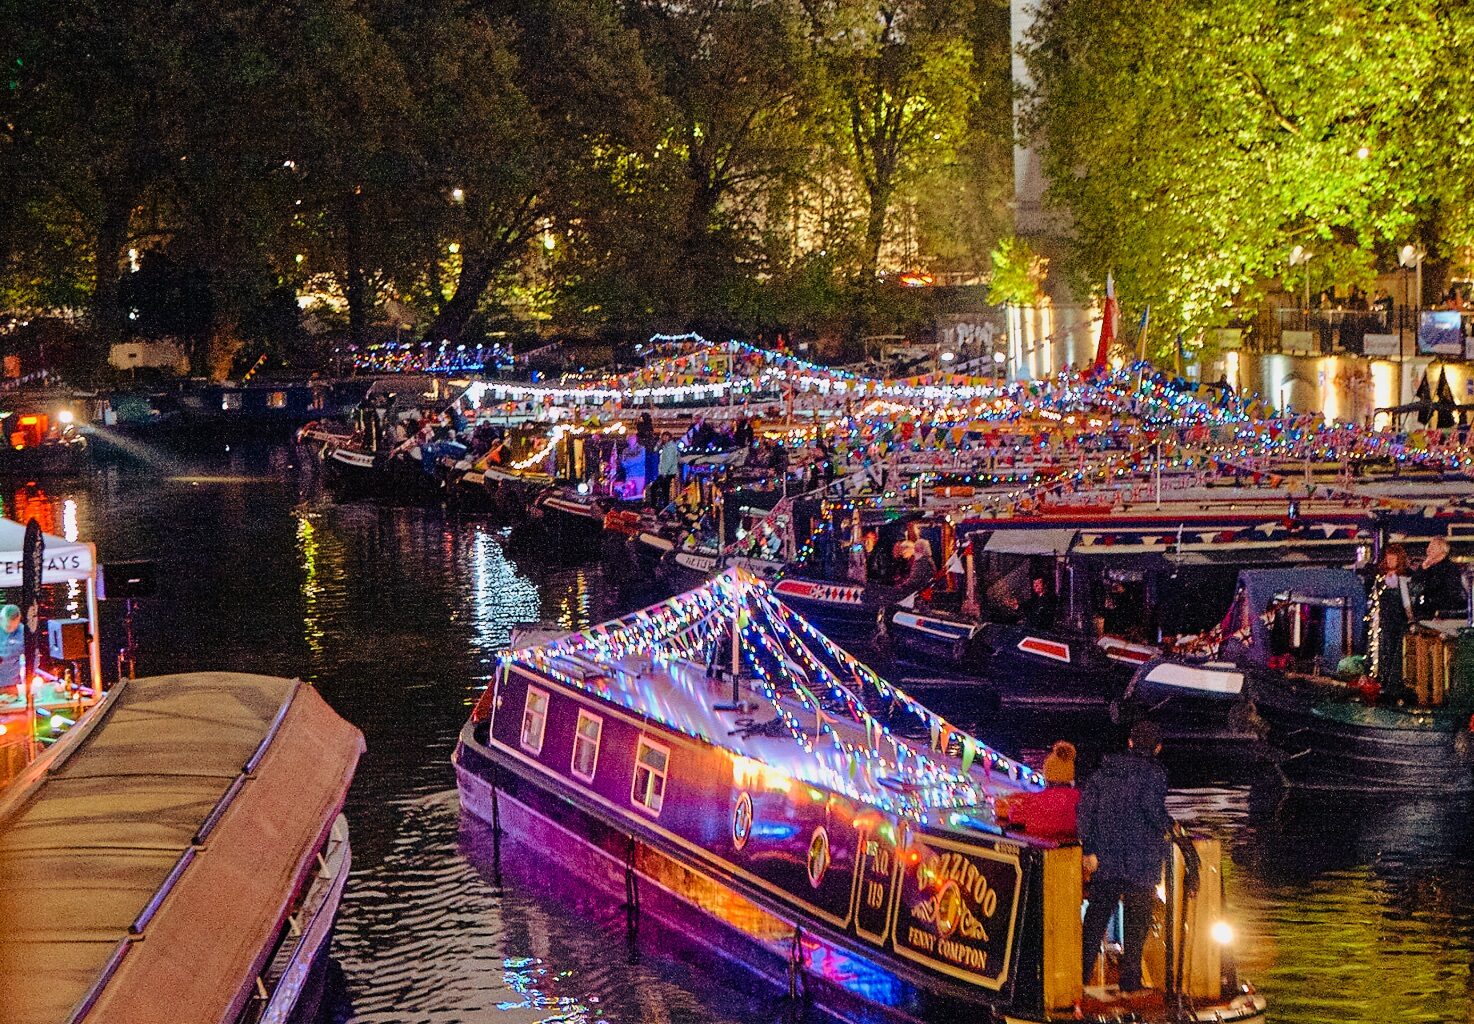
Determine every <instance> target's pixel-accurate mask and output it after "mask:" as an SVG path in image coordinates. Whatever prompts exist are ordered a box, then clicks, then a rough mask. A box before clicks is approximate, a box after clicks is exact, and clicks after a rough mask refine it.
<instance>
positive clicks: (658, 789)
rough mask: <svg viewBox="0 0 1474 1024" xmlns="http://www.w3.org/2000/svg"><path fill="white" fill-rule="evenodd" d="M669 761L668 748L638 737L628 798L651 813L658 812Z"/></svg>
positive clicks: (662, 802) (662, 799)
mask: <svg viewBox="0 0 1474 1024" xmlns="http://www.w3.org/2000/svg"><path fill="white" fill-rule="evenodd" d="M669 761H670V748H668V747H663V746H661V745H660V744H659V743H655V742H653V741H651V740H647V739H645V738H644V737H643V736H642V737H640V746H639V749H638V750H636V752H635V781H634V784H633V785H632V786H631V787H630V800H631V801H633V802H634V803H635V804H637V805H638V806H640V807H643V808H645V809H646V810H647V811H650V812H651V813H653V814H659V813H660V808H661V805H662V804H664V803H665V771H666V765H667V764H668V763H669Z"/></svg>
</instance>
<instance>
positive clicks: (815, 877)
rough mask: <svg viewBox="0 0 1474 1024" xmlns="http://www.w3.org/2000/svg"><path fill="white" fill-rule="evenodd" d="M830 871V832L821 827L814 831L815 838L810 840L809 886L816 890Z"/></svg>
mask: <svg viewBox="0 0 1474 1024" xmlns="http://www.w3.org/2000/svg"><path fill="white" fill-rule="evenodd" d="M828 871H829V832H828V830H826V829H825V828H824V826H823V825H820V826H819V827H818V828H816V829H814V838H813V839H811V840H809V884H810V885H812V886H813V887H814V888H815V889H817V888H819V885H820V884H821V883H822V882H823V881H824V876H825V874H827V873H828Z"/></svg>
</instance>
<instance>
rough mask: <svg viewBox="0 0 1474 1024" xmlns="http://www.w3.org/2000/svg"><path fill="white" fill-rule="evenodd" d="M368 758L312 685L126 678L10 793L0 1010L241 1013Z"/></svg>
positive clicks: (174, 1017) (2, 872)
mask: <svg viewBox="0 0 1474 1024" xmlns="http://www.w3.org/2000/svg"><path fill="white" fill-rule="evenodd" d="M362 750H363V737H362V736H361V735H360V733H359V732H358V730H357V729H355V728H353V727H352V726H351V725H349V724H348V723H347V722H345V721H343V720H342V719H341V718H339V717H338V716H337V715H336V714H334V713H333V711H332V709H330V708H329V707H328V706H327V704H326V702H325V701H323V699H322V698H321V697H320V696H319V695H318V693H317V691H316V690H314V689H313V688H312V687H310V686H307V685H306V684H304V683H301V682H297V681H289V680H285V679H275V678H271V677H267V676H257V675H244V674H240V673H232V672H200V673H191V674H187V675H173V676H158V677H154V678H149V679H133V680H128V681H126V682H124V683H121V684H119V685H118V687H116V688H115V689H114V690H113V692H112V693H111V694H109V696H108V698H107V699H106V701H105V702H104V703H103V704H101V705H100V706H99V707H98V708H97V709H95V710H94V711H93V713H92V714H90V715H89V716H88V717H87V718H84V719H83V720H82V721H81V722H80V723H79V724H78V725H77V726H76V727H74V728H73V729H72V730H71V731H70V732H69V733H68V734H67V736H66V737H64V738H63V740H62V741H61V742H60V743H58V744H57V746H56V747H54V748H53V749H52V750H51V751H49V752H48V753H47V754H46V755H44V756H43V757H42V758H40V759H38V760H37V761H36V762H35V763H34V764H33V765H32V766H31V767H30V768H29V769H28V770H27V771H26V773H24V774H23V775H22V776H21V778H20V779H19V780H18V781H17V782H16V783H15V784H14V785H13V787H12V788H11V789H10V790H8V791H6V792H5V793H4V794H3V795H0V1020H4V1021H6V1024H56V1022H60V1021H69V1022H70V1021H82V1020H89V1021H106V1022H108V1024H134V1022H138V1024H144V1022H150V1024H153V1022H158V1021H164V1020H168V1021H171V1022H201V1024H204V1022H207V1021H208V1022H225V1021H234V1020H236V1018H237V1017H238V1016H239V1015H240V1013H241V1011H242V1009H243V1008H244V1007H245V1005H246V1004H247V1001H248V1000H249V998H250V997H251V994H252V991H253V986H254V984H255V978H256V976H257V974H258V973H259V972H260V971H261V969H262V968H263V967H264V965H265V962H266V958H267V957H268V956H269V955H270V952H271V949H272V947H273V946H274V945H275V943H276V940H277V936H278V935H279V934H280V931H281V928H282V921H283V920H284V918H285V916H286V914H287V913H288V911H289V908H290V906H291V904H292V901H293V900H294V899H295V896H296V891H297V888H298V886H299V884H300V883H301V881H302V879H303V878H305V877H306V875H307V872H308V871H309V870H310V869H311V866H312V858H313V856H314V855H315V853H316V851H317V849H318V848H319V847H320V845H321V842H322V840H323V837H324V836H325V835H326V834H327V831H328V830H329V829H330V828H331V826H332V822H333V820H334V819H335V818H336V817H337V815H338V813H339V811H340V810H341V808H342V805H343V799H344V796H345V795H346V793H347V790H348V783H349V781H350V779H351V778H352V776H353V770H354V767H355V766H356V764H357V761H358V757H359V754H360V753H361V752H362Z"/></svg>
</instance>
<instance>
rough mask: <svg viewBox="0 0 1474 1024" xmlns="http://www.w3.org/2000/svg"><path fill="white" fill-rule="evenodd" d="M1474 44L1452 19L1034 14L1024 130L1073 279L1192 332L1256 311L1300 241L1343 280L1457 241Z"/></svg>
mask: <svg viewBox="0 0 1474 1024" xmlns="http://www.w3.org/2000/svg"><path fill="white" fill-rule="evenodd" d="M1470 32H1471V12H1470V10H1469V9H1468V8H1467V7H1458V6H1448V5H1431V6H1430V5H1413V6H1408V5H1404V4H1392V3H1385V2H1380V0H1350V2H1342V0H1288V2H1286V0H1229V2H1225V3H1220V4H1211V5H1210V4H1199V3H1190V2H1187V0H1149V2H1146V3H1141V2H1129V3H1128V2H1126V0H1089V2H1086V0H1045V2H1044V3H1043V4H1042V5H1041V8H1040V15H1039V19H1038V22H1037V25H1036V28H1035V31H1034V35H1033V37H1032V38H1031V40H1030V41H1029V44H1028V46H1027V50H1026V59H1027V62H1028V65H1029V68H1030V70H1031V73H1032V76H1033V79H1034V81H1035V83H1036V89H1035V91H1034V92H1033V94H1032V95H1031V96H1030V97H1029V98H1028V109H1027V113H1026V115H1025V117H1024V124H1023V127H1024V130H1025V131H1027V132H1028V133H1029V134H1030V135H1031V136H1032V138H1033V139H1034V141H1035V143H1036V144H1038V145H1041V146H1042V147H1043V151H1044V159H1045V168H1046V172H1047V174H1048V176H1049V180H1050V185H1049V192H1048V197H1047V198H1048V200H1049V201H1050V202H1051V203H1052V204H1054V205H1055V206H1056V207H1057V208H1060V209H1062V210H1063V211H1066V212H1067V214H1068V219H1069V223H1070V232H1071V235H1072V243H1073V254H1072V260H1071V268H1072V270H1073V272H1074V276H1075V278H1076V280H1077V283H1085V284H1087V285H1094V286H1096V287H1098V286H1099V282H1101V281H1103V280H1104V277H1105V273H1106V271H1107V269H1111V268H1114V270H1115V274H1116V279H1117V282H1118V285H1119V288H1120V294H1121V295H1122V296H1123V297H1125V299H1126V301H1127V302H1128V303H1130V304H1140V303H1150V304H1151V305H1152V307H1153V316H1154V319H1156V318H1158V317H1160V320H1159V321H1158V322H1164V321H1165V322H1166V323H1167V324H1168V325H1169V327H1189V328H1190V327H1193V326H1200V325H1204V324H1211V323H1214V322H1221V321H1222V319H1223V318H1224V317H1225V316H1226V315H1227V314H1226V310H1227V308H1228V307H1230V306H1234V305H1245V304H1249V303H1252V302H1253V301H1255V300H1256V299H1257V298H1258V297H1259V296H1260V295H1261V294H1262V293H1263V291H1264V289H1265V288H1266V287H1267V286H1269V285H1270V284H1271V283H1272V282H1273V281H1274V279H1276V278H1279V277H1280V276H1281V275H1282V274H1283V273H1284V272H1285V271H1286V270H1287V262H1288V256H1289V253H1290V250H1291V248H1292V247H1293V246H1295V245H1297V244H1299V245H1303V246H1305V247H1306V248H1307V249H1310V250H1311V251H1314V252H1317V253H1318V254H1320V258H1321V263H1320V264H1319V266H1322V267H1323V266H1325V265H1326V264H1327V263H1332V262H1334V263H1337V264H1339V265H1344V266H1347V267H1349V268H1351V269H1352V270H1354V271H1355V274H1354V275H1353V276H1357V275H1363V274H1365V272H1366V270H1365V268H1367V267H1368V266H1369V265H1370V264H1371V262H1372V261H1373V260H1374V259H1376V258H1380V259H1381V262H1382V264H1383V265H1384V266H1385V265H1387V264H1388V262H1389V261H1388V256H1389V254H1390V253H1391V251H1392V250H1394V249H1395V247H1396V246H1397V245H1398V244H1400V243H1402V242H1406V241H1410V240H1414V239H1419V240H1421V241H1422V242H1423V243H1424V244H1425V245H1426V246H1427V247H1428V248H1429V250H1430V252H1433V253H1438V254H1443V255H1448V254H1450V253H1451V252H1452V251H1453V250H1454V249H1455V248H1456V247H1457V246H1458V245H1461V244H1467V242H1468V240H1469V232H1470V227H1471V223H1470V220H1469V214H1470V209H1471V206H1470V201H1469V200H1470V191H1469V190H1470V184H1469V183H1470V181H1471V175H1470V173H1469V172H1470V164H1471V156H1470V147H1469V144H1468V141H1467V139H1464V138H1462V137H1461V136H1462V134H1463V131H1462V129H1460V128H1459V127H1458V126H1459V125H1462V124H1467V123H1468V119H1469V118H1470V116H1471V115H1474V92H1471V90H1469V89H1468V88H1467V76H1466V73H1465V72H1464V70H1462V69H1464V68H1467V67H1468V64H1469V59H1470V56H1471V48H1470V42H1471V36H1470ZM1312 266H1313V267H1314V266H1316V264H1314V263H1313V264H1312ZM1356 268H1361V269H1356ZM1173 333H1174V332H1173V331H1172V330H1170V329H1169V330H1166V331H1161V332H1158V333H1157V336H1158V337H1161V338H1170V337H1171V336H1172V334H1173Z"/></svg>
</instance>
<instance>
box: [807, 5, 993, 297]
mask: <svg viewBox="0 0 1474 1024" xmlns="http://www.w3.org/2000/svg"><path fill="white" fill-rule="evenodd" d="M805 6H806V7H807V9H808V11H809V15H810V19H811V24H812V31H813V39H814V46H815V49H816V51H817V53H818V55H819V57H820V58H821V60H822V63H823V67H824V69H825V72H826V78H827V86H828V88H829V89H830V90H831V95H832V97H833V100H832V104H831V108H832V110H833V112H834V115H835V120H834V130H835V138H836V140H837V142H838V144H839V145H840V146H842V147H843V149H844V150H845V151H846V152H847V155H848V157H849V159H850V160H851V162H852V166H853V168H854V170H855V173H856V174H857V176H858V177H859V179H860V182H861V185H862V196H863V215H862V224H861V231H860V237H861V244H860V261H859V267H858V269H857V278H858V280H859V281H861V282H862V283H868V282H872V281H874V279H875V273H876V268H877V266H878V263H879V257H880V250H881V247H882V245H883V244H884V242H885V239H886V233H887V230H888V228H889V226H890V217H891V215H892V213H893V212H894V208H895V204H896V200H897V199H898V197H899V196H900V195H902V194H903V193H904V192H905V191H906V190H908V189H910V188H912V187H914V186H915V185H916V184H917V183H918V182H919V181H921V180H922V179H923V178H924V177H925V176H926V175H927V174H928V173H929V172H932V171H934V170H936V169H937V168H939V167H942V166H945V165H946V164H948V163H949V162H951V161H952V160H954V158H955V156H956V154H957V152H958V149H959V147H960V146H961V144H962V142H963V141H964V136H965V130H966V127H967V124H968V114H969V112H970V110H971V109H972V108H973V106H974V105H975V103H976V96H977V85H976V80H975V79H974V77H973V74H974V67H973V52H972V43H973V37H972V36H971V35H970V33H969V28H970V26H971V18H972V11H973V8H972V5H971V4H970V3H968V2H965V0H880V2H876V0H805Z"/></svg>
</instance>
